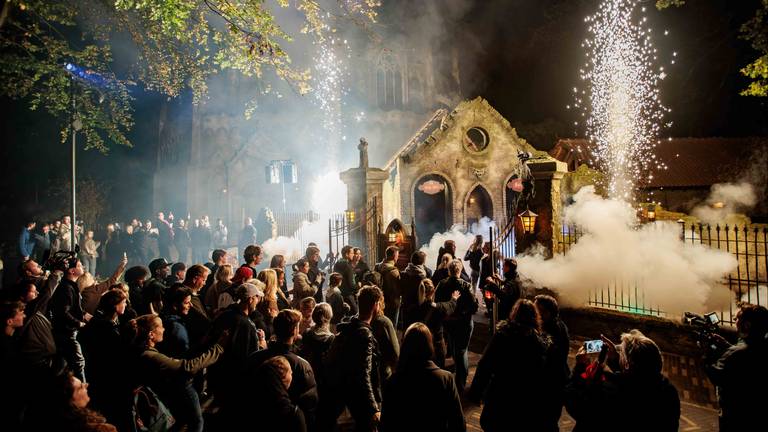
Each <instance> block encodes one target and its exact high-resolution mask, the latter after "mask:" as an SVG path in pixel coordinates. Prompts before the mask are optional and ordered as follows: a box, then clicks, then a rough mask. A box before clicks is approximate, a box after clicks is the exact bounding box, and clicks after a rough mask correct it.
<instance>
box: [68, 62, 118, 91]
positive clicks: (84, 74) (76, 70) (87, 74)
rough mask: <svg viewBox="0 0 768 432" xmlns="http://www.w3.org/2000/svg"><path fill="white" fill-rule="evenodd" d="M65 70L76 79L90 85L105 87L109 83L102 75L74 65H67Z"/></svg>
mask: <svg viewBox="0 0 768 432" xmlns="http://www.w3.org/2000/svg"><path fill="white" fill-rule="evenodd" d="M64 69H65V70H66V71H67V72H69V73H70V74H71V75H72V76H73V77H74V78H77V79H79V80H81V81H84V82H87V83H88V84H89V85H93V86H98V87H103V86H105V85H107V84H108V82H109V81H108V79H106V78H104V77H103V76H102V75H100V74H98V73H96V72H94V71H92V70H90V69H86V68H83V67H80V66H78V65H76V64H73V63H65V64H64Z"/></svg>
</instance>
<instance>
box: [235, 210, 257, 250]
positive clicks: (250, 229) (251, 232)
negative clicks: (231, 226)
mask: <svg viewBox="0 0 768 432" xmlns="http://www.w3.org/2000/svg"><path fill="white" fill-rule="evenodd" d="M237 244H238V248H239V249H240V250H241V251H245V248H247V247H248V246H249V245H252V244H256V227H254V226H253V219H251V218H249V217H247V218H245V225H243V229H241V230H240V239H239V240H238V242H237Z"/></svg>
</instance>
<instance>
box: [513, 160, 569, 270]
mask: <svg viewBox="0 0 768 432" xmlns="http://www.w3.org/2000/svg"><path fill="white" fill-rule="evenodd" d="M528 168H530V170H531V175H532V176H533V179H534V184H535V190H536V196H534V197H533V198H532V199H531V200H530V202H529V203H528V208H529V209H530V210H531V211H532V212H534V213H537V214H538V217H537V218H536V226H535V231H534V234H524V233H523V232H522V227H518V230H517V232H516V234H517V238H518V242H517V253H518V254H519V253H523V252H525V251H526V249H528V248H530V247H531V246H533V245H534V244H540V245H542V246H544V249H545V250H546V251H545V254H546V256H547V257H552V256H553V254H554V253H555V251H556V250H557V246H558V244H557V243H558V237H557V236H558V233H560V232H561V231H562V222H563V221H562V219H563V214H562V200H561V197H560V181H561V180H562V178H563V176H564V175H565V174H566V173H567V172H568V165H567V164H565V163H564V162H560V161H558V160H555V159H546V160H532V161H530V162H528ZM523 210H525V209H520V208H518V211H519V212H520V211H523ZM517 225H520V223H519V222H518V223H517Z"/></svg>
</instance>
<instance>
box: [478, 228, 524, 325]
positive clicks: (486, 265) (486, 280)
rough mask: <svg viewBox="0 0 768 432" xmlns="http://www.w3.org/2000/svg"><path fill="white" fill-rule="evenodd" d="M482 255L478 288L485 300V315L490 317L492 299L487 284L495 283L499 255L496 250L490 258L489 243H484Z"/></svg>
mask: <svg viewBox="0 0 768 432" xmlns="http://www.w3.org/2000/svg"><path fill="white" fill-rule="evenodd" d="M483 253H484V254H485V255H483V259H481V260H480V288H481V290H482V293H483V299H485V314H486V316H488V317H490V316H491V312H492V311H493V297H492V296H490V295H488V292H491V288H492V287H491V286H489V284H492V283H493V282H494V281H495V279H494V277H495V276H497V274H498V270H497V269H498V264H499V261H500V259H501V255H500V252H499V251H498V250H494V251H493V258H491V244H490V243H489V242H485V245H483ZM515 268H517V264H515ZM513 304H514V303H513ZM499 316H500V317H505V316H506V315H501V314H499Z"/></svg>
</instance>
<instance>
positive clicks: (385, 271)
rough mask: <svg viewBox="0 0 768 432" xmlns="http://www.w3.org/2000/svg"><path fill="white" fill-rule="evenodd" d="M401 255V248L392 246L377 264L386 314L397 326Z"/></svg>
mask: <svg viewBox="0 0 768 432" xmlns="http://www.w3.org/2000/svg"><path fill="white" fill-rule="evenodd" d="M399 257H400V249H398V247H397V246H390V247H388V248H387V249H386V250H385V251H384V260H383V261H382V262H380V263H378V264H376V271H377V272H379V274H381V291H382V292H383V293H384V315H386V317H387V318H389V319H390V321H392V325H394V326H395V328H397V320H398V318H399V316H400V297H401V295H402V293H401V292H400V270H398V269H397V267H395V264H396V263H397V259H398V258H399Z"/></svg>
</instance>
